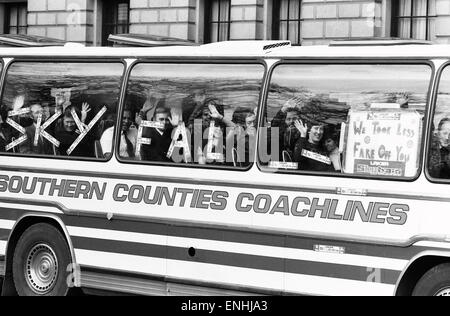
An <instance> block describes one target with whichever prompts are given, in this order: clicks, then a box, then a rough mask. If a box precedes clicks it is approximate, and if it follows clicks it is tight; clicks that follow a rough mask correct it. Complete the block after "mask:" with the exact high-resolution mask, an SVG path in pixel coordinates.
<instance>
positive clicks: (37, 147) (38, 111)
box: [20, 104, 54, 155]
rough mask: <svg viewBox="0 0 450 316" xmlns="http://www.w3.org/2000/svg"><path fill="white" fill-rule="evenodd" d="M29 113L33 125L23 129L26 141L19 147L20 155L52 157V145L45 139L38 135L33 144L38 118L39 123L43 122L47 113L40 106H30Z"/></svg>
mask: <svg viewBox="0 0 450 316" xmlns="http://www.w3.org/2000/svg"><path fill="white" fill-rule="evenodd" d="M30 111H31V117H32V119H33V123H32V124H31V125H30V126H27V127H25V135H26V136H27V139H26V141H25V142H24V143H22V144H21V145H20V152H21V153H22V154H35V155H53V154H54V150H53V145H52V143H50V142H49V141H48V140H47V139H45V138H43V137H42V136H41V135H39V136H38V139H37V143H35V135H36V128H37V123H38V120H39V117H40V118H41V122H45V121H46V120H47V118H48V115H47V111H46V110H44V108H43V107H42V105H40V104H33V105H31V106H30Z"/></svg>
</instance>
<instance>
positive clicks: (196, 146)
mask: <svg viewBox="0 0 450 316" xmlns="http://www.w3.org/2000/svg"><path fill="white" fill-rule="evenodd" d="M224 113H225V112H224V107H223V105H222V104H220V103H219V101H218V100H217V99H214V98H208V99H206V100H205V101H204V102H203V104H201V105H200V106H198V107H197V108H196V109H195V110H194V112H193V113H192V115H191V117H190V119H189V122H188V129H189V131H190V133H191V137H192V141H191V147H192V153H193V154H194V161H196V162H198V163H199V164H200V165H206V164H214V165H217V164H219V165H223V164H225V161H224V157H223V153H224V152H225V150H226V148H225V142H226V128H227V127H234V124H233V122H231V120H229V119H227V118H226V117H225V115H224ZM212 123H213V124H214V125H212ZM211 127H213V128H214V131H213V132H212V133H211V131H210V128H211ZM195 137H197V138H198V137H202V141H201V142H199V141H195V140H194V138H195ZM208 147H209V148H211V147H212V150H213V152H216V153H218V154H219V155H218V156H216V158H218V159H212V158H211V157H212V156H211V155H210V157H207V155H208V153H207V152H205V149H207V148H208ZM220 155H222V157H221V158H220V157H219V156H220Z"/></svg>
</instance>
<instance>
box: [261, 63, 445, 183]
mask: <svg viewBox="0 0 450 316" xmlns="http://www.w3.org/2000/svg"><path fill="white" fill-rule="evenodd" d="M449 63H450V62H449ZM279 65H423V66H429V67H430V70H431V71H430V78H429V84H428V89H427V105H426V108H425V110H424V117H423V124H422V135H421V145H420V151H419V152H418V157H419V161H418V166H417V173H416V175H415V176H414V177H412V178H407V177H402V178H399V177H392V176H386V177H381V176H371V175H358V174H344V173H340V172H315V171H306V170H280V169H272V168H269V167H268V166H266V165H262V164H261V159H260V157H259V155H258V156H257V157H256V161H257V166H258V169H259V170H260V171H261V172H262V173H264V174H268V173H275V174H284V175H292V176H313V177H333V178H347V179H360V180H377V181H380V180H381V181H401V182H415V181H416V180H417V179H419V178H420V176H421V174H422V171H423V169H424V168H423V166H424V163H425V162H424V159H423V156H424V152H425V149H426V147H427V145H428V139H427V133H428V130H427V128H428V123H429V117H430V116H429V115H430V108H431V107H432V102H433V99H432V98H433V97H434V96H433V95H432V93H433V91H434V90H433V89H434V78H435V76H436V71H437V70H436V67H435V65H434V63H433V62H432V61H431V60H430V58H392V59H386V58H370V59H367V58H341V59H336V58H317V59H316V58H308V59H296V58H288V59H284V60H281V61H278V62H276V63H275V64H274V65H273V66H272V67H271V69H270V70H269V74H268V79H267V89H266V93H265V95H264V99H263V100H262V102H263V103H262V108H261V110H262V112H261V117H260V121H259V122H260V123H259V124H260V126H259V127H258V144H257V145H256V146H257V149H258V148H259V142H260V141H261V134H260V133H261V132H260V131H261V127H263V126H261V124H262V123H263V122H264V120H265V119H266V117H267V116H266V107H267V100H268V97H269V90H270V84H271V82H272V76H273V72H274V70H275V69H276V68H277V66H279ZM258 153H259V151H258ZM425 169H426V168H425Z"/></svg>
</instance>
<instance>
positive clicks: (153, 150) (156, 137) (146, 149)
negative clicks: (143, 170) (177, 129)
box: [141, 107, 173, 162]
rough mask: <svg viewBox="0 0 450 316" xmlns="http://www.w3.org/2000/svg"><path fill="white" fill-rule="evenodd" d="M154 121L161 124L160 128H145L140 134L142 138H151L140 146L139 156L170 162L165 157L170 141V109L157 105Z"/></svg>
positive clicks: (153, 160) (171, 128) (145, 159)
mask: <svg viewBox="0 0 450 316" xmlns="http://www.w3.org/2000/svg"><path fill="white" fill-rule="evenodd" d="M153 121H154V122H158V123H160V124H161V128H146V129H144V132H143V134H142V137H143V138H149V139H151V144H150V145H146V144H143V145H142V147H141V158H142V160H144V161H152V162H172V160H171V158H169V157H167V151H168V150H169V148H170V145H171V143H172V131H173V127H172V123H171V115H170V109H168V108H166V107H158V108H156V110H155V115H154V117H153Z"/></svg>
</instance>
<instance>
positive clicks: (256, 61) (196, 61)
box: [114, 57, 268, 172]
mask: <svg viewBox="0 0 450 316" xmlns="http://www.w3.org/2000/svg"><path fill="white" fill-rule="evenodd" d="M139 64H168V65H171V64H174V65H176V64H192V65H208V64H221V65H222V64H223V65H239V64H241V65H261V66H263V73H262V77H261V86H260V91H259V96H258V113H257V119H258V118H259V117H260V113H261V112H260V111H261V108H262V103H261V102H262V99H263V96H264V88H265V82H266V80H267V75H268V69H267V64H266V63H265V62H264V60H262V59H261V58H227V59H217V58H211V59H208V58H202V57H194V58H184V59H173V58H169V59H168V58H164V57H163V58H141V59H137V60H135V61H134V62H133V63H132V64H131V65H130V66H129V69H128V73H127V77H126V82H125V83H124V95H123V98H124V99H123V102H122V103H121V108H120V112H119V116H118V119H119V122H120V126H121V125H122V116H123V112H124V109H125V103H126V102H125V100H126V98H127V91H128V85H129V82H130V77H131V73H132V71H133V69H134V67H136V66H137V65H139ZM257 128H259V124H258V126H257ZM118 130H119V129H118ZM118 130H117V131H116V133H118ZM115 136H116V137H115V141H114V147H115V150H114V155H115V157H116V159H117V161H118V162H119V163H122V164H130V165H141V166H157V167H168V168H195V169H209V170H224V171H239V172H248V171H250V170H251V169H252V168H253V167H254V166H255V162H256V159H255V157H256V151H257V150H258V138H256V145H255V152H254V153H253V155H252V156H253V160H254V161H253V162H251V163H250V164H249V165H248V166H246V167H241V168H239V167H231V166H214V165H199V164H197V163H166V162H157V161H143V160H132V159H124V158H122V157H121V156H120V137H119V135H118V134H116V135H115ZM257 136H258V134H257Z"/></svg>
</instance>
